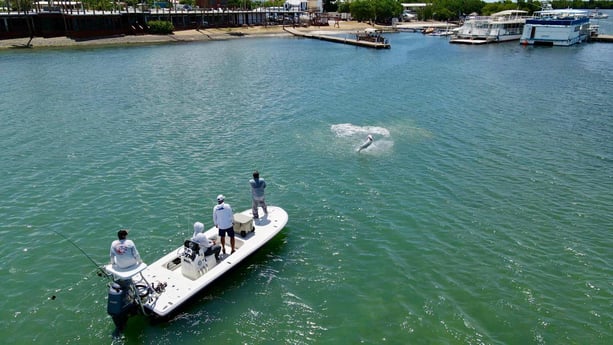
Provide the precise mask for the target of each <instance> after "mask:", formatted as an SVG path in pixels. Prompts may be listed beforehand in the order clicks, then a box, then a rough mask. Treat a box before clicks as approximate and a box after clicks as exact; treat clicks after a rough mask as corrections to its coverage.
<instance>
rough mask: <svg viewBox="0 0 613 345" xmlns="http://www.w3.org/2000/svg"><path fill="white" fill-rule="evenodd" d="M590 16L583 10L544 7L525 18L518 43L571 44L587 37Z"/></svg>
mask: <svg viewBox="0 0 613 345" xmlns="http://www.w3.org/2000/svg"><path fill="white" fill-rule="evenodd" d="M589 35H590V17H589V15H588V11H585V10H573V9H563V10H553V9H546V10H542V11H536V12H534V16H533V17H532V18H530V19H527V20H526V25H525V26H524V31H523V33H522V36H521V38H520V39H519V43H521V44H523V45H528V44H532V45H546V46H571V45H573V44H577V43H581V42H583V41H585V40H587V39H588V37H589Z"/></svg>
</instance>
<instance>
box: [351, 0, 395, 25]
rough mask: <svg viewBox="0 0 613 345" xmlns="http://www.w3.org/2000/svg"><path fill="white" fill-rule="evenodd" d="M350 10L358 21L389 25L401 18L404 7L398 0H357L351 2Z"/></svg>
mask: <svg viewBox="0 0 613 345" xmlns="http://www.w3.org/2000/svg"><path fill="white" fill-rule="evenodd" d="M349 10H350V12H351V16H352V17H353V18H354V19H356V20H357V21H371V22H375V23H384V24H389V23H391V21H392V18H394V17H399V16H400V14H401V13H402V5H401V4H400V2H399V1H398V0H357V1H352V2H351V4H350V6H349Z"/></svg>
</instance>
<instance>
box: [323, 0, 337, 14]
mask: <svg viewBox="0 0 613 345" xmlns="http://www.w3.org/2000/svg"><path fill="white" fill-rule="evenodd" d="M336 11H338V4H337V1H336V0H325V1H324V12H336Z"/></svg>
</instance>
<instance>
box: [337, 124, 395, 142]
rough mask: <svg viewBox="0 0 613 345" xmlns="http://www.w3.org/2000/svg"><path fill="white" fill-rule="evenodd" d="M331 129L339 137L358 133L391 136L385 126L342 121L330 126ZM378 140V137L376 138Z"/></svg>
mask: <svg viewBox="0 0 613 345" xmlns="http://www.w3.org/2000/svg"><path fill="white" fill-rule="evenodd" d="M330 129H331V130H332V132H334V134H336V136H337V137H341V138H342V137H352V136H357V135H363V136H366V135H368V134H372V135H379V136H384V137H389V135H390V132H389V131H388V130H387V129H386V128H383V127H377V126H356V125H354V124H351V123H340V124H337V125H332V126H330ZM375 140H376V138H375Z"/></svg>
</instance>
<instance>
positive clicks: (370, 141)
mask: <svg viewBox="0 0 613 345" xmlns="http://www.w3.org/2000/svg"><path fill="white" fill-rule="evenodd" d="M373 141H374V139H373V137H372V135H370V134H369V135H368V137H367V138H366V141H365V142H364V144H362V146H360V147H359V148H358V152H360V151H362V150H364V149H365V148H367V147H368V146H370V144H372V142H373Z"/></svg>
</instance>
